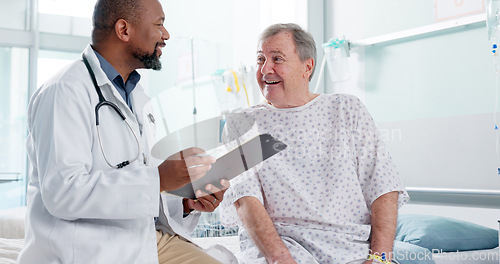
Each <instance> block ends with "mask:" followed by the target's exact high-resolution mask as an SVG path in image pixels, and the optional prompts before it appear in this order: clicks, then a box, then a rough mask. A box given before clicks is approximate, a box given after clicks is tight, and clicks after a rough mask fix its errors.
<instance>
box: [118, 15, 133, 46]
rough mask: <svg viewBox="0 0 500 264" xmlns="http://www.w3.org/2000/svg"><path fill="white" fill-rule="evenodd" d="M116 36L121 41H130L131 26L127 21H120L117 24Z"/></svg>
mask: <svg viewBox="0 0 500 264" xmlns="http://www.w3.org/2000/svg"><path fill="white" fill-rule="evenodd" d="M115 34H116V36H117V37H118V39H120V40H121V41H124V42H128V41H129V39H130V24H129V23H128V22H127V21H126V20H125V19H118V20H117V21H116V23H115Z"/></svg>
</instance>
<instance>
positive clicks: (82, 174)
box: [18, 45, 199, 264]
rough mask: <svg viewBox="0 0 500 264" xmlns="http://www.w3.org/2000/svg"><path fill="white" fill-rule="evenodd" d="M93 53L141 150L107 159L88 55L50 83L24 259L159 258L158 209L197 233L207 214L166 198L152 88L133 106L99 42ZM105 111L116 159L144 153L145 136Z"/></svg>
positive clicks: (35, 147)
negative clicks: (156, 156) (155, 156)
mask: <svg viewBox="0 0 500 264" xmlns="http://www.w3.org/2000/svg"><path fill="white" fill-rule="evenodd" d="M84 54H85V55H86V57H87V59H88V61H89V63H90V65H91V67H92V69H93V70H94V72H95V75H96V79H97V82H98V85H99V86H100V87H101V90H102V93H103V95H104V97H105V98H106V100H108V101H111V102H113V103H115V104H116V105H117V106H118V107H119V108H120V109H121V110H122V112H123V113H124V114H125V116H126V118H127V120H128V122H129V123H130V125H131V127H132V128H133V130H134V131H135V133H136V135H137V136H138V137H139V141H140V145H141V150H140V153H141V154H140V158H139V160H137V161H135V162H133V163H131V164H130V165H128V166H126V167H125V168H122V169H113V168H111V167H109V166H108V165H107V163H106V162H105V160H104V158H103V155H102V153H101V150H100V147H99V142H98V138H97V130H96V125H95V112H94V108H95V106H96V104H97V103H98V101H99V100H98V96H97V93H96V91H95V88H94V85H93V84H92V80H91V78H90V75H89V73H88V71H87V69H86V67H85V65H84V63H83V61H82V60H78V61H76V62H74V63H73V64H71V65H70V66H68V67H67V68H65V69H64V70H62V71H61V72H59V73H58V74H57V75H56V76H54V77H53V78H52V79H51V80H49V81H48V82H47V83H45V84H44V85H43V86H42V87H40V89H38V90H37V91H36V92H35V94H34V95H33V97H32V98H31V101H30V104H29V109H28V128H29V135H28V139H27V151H28V157H29V160H30V165H31V166H30V177H31V180H30V183H29V185H28V198H27V200H28V213H27V217H26V222H27V223H26V224H27V226H26V241H25V247H24V248H23V250H22V251H21V253H20V255H19V258H18V262H19V263H21V264H27V263H37V264H39V263H44V264H51V263H64V264H67V263H75V264H76V263H85V264H90V263H103V264H109V263H141V264H144V263H158V256H157V248H156V232H155V222H154V217H158V216H159V221H160V222H161V223H162V224H163V225H165V226H166V229H168V230H173V232H175V233H177V234H179V235H181V236H184V237H187V236H188V235H187V231H188V230H190V229H191V230H192V228H194V226H195V225H196V223H197V221H198V217H199V216H196V215H195V216H189V217H186V218H182V203H181V198H177V197H173V196H168V195H161V197H162V200H163V202H161V201H160V195H159V175H158V169H157V167H156V165H157V164H153V163H154V162H153V161H152V158H151V155H150V148H151V147H152V144H153V142H154V141H153V140H154V131H155V126H154V123H153V122H151V121H150V118H148V114H150V113H152V112H151V110H152V108H151V107H150V106H149V104H148V102H149V97H148V96H147V95H146V94H145V93H144V90H143V88H142V87H141V86H140V85H137V87H136V88H135V89H134V90H133V91H132V94H131V99H132V104H133V109H134V112H132V111H131V110H130V109H129V107H128V106H127V104H126V103H125V101H124V100H123V99H122V97H121V96H120V95H119V93H118V92H117V91H116V88H115V87H114V86H113V85H112V83H111V82H110V81H109V79H108V78H107V77H106V75H105V73H104V72H103V71H102V69H101V67H100V64H99V61H98V59H97V57H96V55H95V54H94V52H93V50H92V48H91V47H90V45H89V46H88V47H87V48H86V49H85V51H84ZM99 115H100V131H101V139H102V144H103V148H104V151H105V152H106V156H107V157H108V159H109V160H111V161H112V162H113V163H119V162H122V161H124V160H130V159H132V158H134V157H135V155H136V152H137V144H136V141H135V140H134V138H133V135H132V134H131V132H130V129H128V128H127V127H126V125H125V124H124V123H123V121H121V119H120V118H119V116H118V115H117V114H116V112H114V111H113V110H111V108H109V107H106V106H104V107H102V108H101V110H100V111H99ZM140 127H141V129H142V133H141V131H140ZM160 204H163V205H164V206H163V209H162V210H160ZM163 212H165V214H163ZM166 222H168V224H167V223H166ZM169 226H170V228H169Z"/></svg>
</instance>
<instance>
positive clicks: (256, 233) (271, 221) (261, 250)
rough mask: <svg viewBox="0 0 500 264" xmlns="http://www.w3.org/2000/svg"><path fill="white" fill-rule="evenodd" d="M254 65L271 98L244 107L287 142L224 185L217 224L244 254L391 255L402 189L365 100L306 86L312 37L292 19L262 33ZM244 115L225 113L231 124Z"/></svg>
mask: <svg viewBox="0 0 500 264" xmlns="http://www.w3.org/2000/svg"><path fill="white" fill-rule="evenodd" d="M257 65H258V68H257V81H258V83H259V86H260V88H261V92H262V94H263V95H264V97H265V98H266V99H267V101H268V102H267V103H265V104H260V105H256V106H254V107H251V108H249V109H245V110H243V111H242V112H243V113H245V114H247V115H250V116H251V117H253V118H254V119H255V126H254V127H257V128H256V129H257V130H258V133H269V134H271V135H273V136H274V137H276V138H277V139H279V140H281V141H283V142H284V143H286V144H287V145H288V147H287V148H286V149H285V150H284V151H282V152H281V153H279V154H277V155H276V156H274V157H272V158H270V159H269V160H267V161H266V162H264V164H263V165H262V166H261V167H260V168H258V169H256V170H253V171H252V170H251V171H249V172H247V173H246V174H244V175H241V176H240V177H237V178H236V179H235V180H237V181H235V182H233V183H232V185H233V187H232V188H231V189H229V190H228V191H227V193H226V194H225V199H224V202H223V206H222V209H223V212H222V213H221V215H222V218H223V219H222V220H223V224H225V225H232V224H238V225H239V227H240V234H239V236H240V247H241V251H242V254H243V258H244V259H245V260H246V261H247V262H246V263H266V261H267V263H304V264H311V263H335V264H338V263H372V261H373V260H368V259H370V258H377V257H376V256H377V255H378V256H381V254H382V253H386V255H387V256H389V252H391V251H392V246H393V240H394V235H395V229H396V221H397V210H398V207H400V206H402V205H403V204H405V203H406V202H407V201H408V194H407V193H406V191H405V188H404V187H403V184H402V182H401V180H400V178H399V175H398V172H397V171H396V169H395V166H394V164H393V162H392V160H391V158H390V156H389V154H388V152H387V150H386V148H385V146H384V144H383V142H382V140H381V139H380V137H379V134H378V132H377V128H376V126H375V124H374V121H373V119H372V118H371V116H370V114H369V113H368V111H367V109H366V108H365V106H364V105H363V104H362V103H361V102H360V100H359V99H357V98H356V97H354V96H350V95H341V94H332V95H325V94H323V95H320V94H314V93H311V92H309V82H310V80H311V77H312V75H313V73H314V68H315V65H316V48H315V43H314V40H313V38H312V36H311V35H310V34H309V33H307V32H305V31H303V30H302V29H301V28H300V27H299V26H297V25H295V24H276V25H272V26H270V27H269V28H267V29H266V30H265V31H264V32H263V33H262V35H261V38H260V42H259V47H258V51H257ZM245 122H246V121H245V120H241V119H240V120H238V119H234V120H228V124H231V127H232V129H233V130H236V129H240V128H239V127H246V126H247V124H244V123H245ZM245 129H246V128H245ZM243 133H244V132H241V134H243ZM233 134H234V135H239V134H240V133H233ZM228 140H231V138H228ZM373 263H377V261H373Z"/></svg>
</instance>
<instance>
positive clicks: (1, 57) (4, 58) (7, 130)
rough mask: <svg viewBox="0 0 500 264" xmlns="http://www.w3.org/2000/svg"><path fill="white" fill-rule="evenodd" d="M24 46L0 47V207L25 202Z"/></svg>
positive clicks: (14, 205) (27, 58)
mask: <svg viewBox="0 0 500 264" xmlns="http://www.w3.org/2000/svg"><path fill="white" fill-rule="evenodd" d="M28 62H29V52H28V49H22V48H9V47H1V48H0V79H1V80H3V86H2V88H1V89H2V90H1V91H2V96H0V149H2V151H1V152H0V201H2V202H1V203H0V209H2V208H10V207H16V206H22V205H24V204H25V184H26V177H25V175H26V150H25V149H26V148H25V140H26V112H27V111H26V106H27V103H28V99H27V98H28V65H29V63H28Z"/></svg>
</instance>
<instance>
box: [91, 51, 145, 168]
mask: <svg viewBox="0 0 500 264" xmlns="http://www.w3.org/2000/svg"><path fill="white" fill-rule="evenodd" d="M82 58H83V62H84V63H85V66H86V67H87V70H88V71H89V74H90V77H91V78H92V82H93V83H94V87H95V90H96V92H97V95H98V96H99V103H97V105H96V106H95V125H96V127H97V138H98V141H99V146H100V148H101V152H102V156H103V157H104V159H105V160H106V163H108V165H109V166H110V167H111V168H115V169H121V168H123V167H125V166H127V165H129V164H130V163H132V162H134V161H136V160H137V159H138V158H139V155H140V152H141V146H140V145H139V139H137V135H136V134H135V132H134V130H133V129H132V127H131V126H130V124H129V123H128V122H127V120H126V118H125V115H124V114H123V112H122V111H121V110H120V108H118V106H117V105H116V104H114V103H112V102H110V101H107V100H106V99H105V98H104V95H102V92H101V88H100V87H99V85H97V80H96V78H95V74H94V71H93V70H92V68H91V67H90V64H89V62H88V60H87V58H86V56H85V55H84V54H83V55H82ZM101 106H109V107H111V108H113V110H115V112H116V113H117V114H118V115H119V116H120V117H121V119H122V120H123V121H125V124H127V127H128V128H129V129H130V131H132V134H133V135H134V138H135V142H136V143H137V155H136V156H135V158H134V159H132V160H125V161H123V162H120V163H118V164H117V165H112V164H111V162H109V160H108V158H107V157H106V154H105V153H104V149H103V147H102V141H101V134H100V131H99V109H100V108H101Z"/></svg>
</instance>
